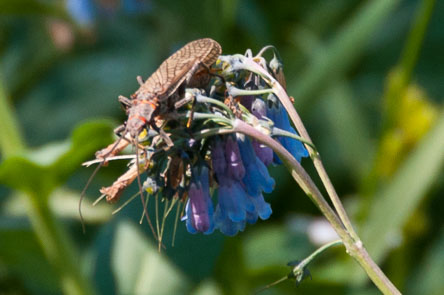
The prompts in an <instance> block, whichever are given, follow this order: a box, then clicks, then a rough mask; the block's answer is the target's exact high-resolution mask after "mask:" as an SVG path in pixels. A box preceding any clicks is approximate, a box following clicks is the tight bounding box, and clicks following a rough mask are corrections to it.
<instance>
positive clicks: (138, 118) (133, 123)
mask: <svg viewBox="0 0 444 295" xmlns="http://www.w3.org/2000/svg"><path fill="white" fill-rule="evenodd" d="M153 113H154V108H153V106H152V105H151V104H148V103H139V104H135V105H133V106H132V107H131V108H130V110H129V116H128V121H127V128H128V132H129V133H130V135H131V137H132V138H136V137H137V136H139V133H140V132H142V130H143V128H144V127H145V126H147V125H148V124H149V123H150V122H151V119H152V116H153Z"/></svg>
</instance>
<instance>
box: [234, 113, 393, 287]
mask: <svg viewBox="0 0 444 295" xmlns="http://www.w3.org/2000/svg"><path fill="white" fill-rule="evenodd" d="M232 131H233V132H239V133H243V134H245V135H248V136H250V137H253V138H255V139H256V140H258V141H260V142H262V143H263V144H265V145H267V146H269V147H270V148H272V149H273V151H274V152H275V153H276V154H278V156H279V158H280V159H281V160H282V162H283V163H284V165H285V166H286V167H287V169H288V170H289V171H290V173H291V175H292V176H293V178H294V179H295V180H296V182H297V183H298V184H299V186H300V187H301V188H302V190H303V191H304V192H305V193H306V194H307V195H308V196H309V197H310V199H311V200H312V201H313V202H314V203H315V205H316V206H317V207H318V208H319V209H320V210H321V212H322V214H324V216H325V217H326V218H327V220H328V221H329V222H330V224H331V225H332V227H333V228H334V230H335V231H336V233H337V234H338V235H339V237H340V238H341V240H342V242H343V243H344V245H345V248H346V249H347V253H348V254H349V255H350V256H352V257H353V258H354V259H355V260H356V261H357V262H358V263H359V265H360V266H361V267H362V268H363V269H364V271H365V272H366V273H367V275H368V276H369V278H370V279H371V280H372V281H373V283H374V284H375V285H376V286H377V287H378V288H379V290H380V291H381V292H382V293H383V294H396V295H398V294H401V293H400V292H399V291H398V289H396V287H395V286H394V285H393V283H392V282H391V281H390V280H389V279H388V278H387V276H386V275H385V274H384V273H383V272H382V270H381V269H380V268H379V266H378V265H377V264H376V263H375V262H374V261H373V260H372V258H371V257H370V255H369V254H368V252H367V250H366V249H365V247H364V245H363V243H362V242H361V241H360V239H359V237H357V239H355V238H353V237H352V235H351V234H350V232H349V231H348V230H346V229H345V228H344V225H343V223H342V222H341V220H340V219H339V217H338V215H336V213H335V212H334V210H333V209H332V208H331V207H330V205H329V204H328V203H327V201H326V200H325V199H324V197H323V196H322V194H321V193H320V191H319V189H318V188H317V187H316V185H315V184H314V182H313V180H312V179H311V178H310V176H309V175H308V174H307V172H306V171H305V169H304V168H302V166H301V165H300V164H299V162H298V161H297V160H296V159H295V158H294V157H293V155H291V154H290V153H289V152H288V151H287V150H286V149H285V148H284V147H283V146H282V145H281V144H280V143H279V142H277V141H276V140H274V139H272V138H270V137H268V136H266V135H264V134H262V133H261V132H260V131H258V130H256V129H255V128H253V127H252V126H250V125H248V124H246V123H245V122H243V121H241V120H238V119H236V120H235V121H234V124H233V129H232Z"/></svg>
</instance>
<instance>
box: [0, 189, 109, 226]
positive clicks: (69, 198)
mask: <svg viewBox="0 0 444 295" xmlns="http://www.w3.org/2000/svg"><path fill="white" fill-rule="evenodd" d="M83 202H84V204H85V206H83V209H82V215H83V219H84V221H85V222H87V223H103V222H106V221H108V220H109V219H110V218H111V217H112V210H113V208H112V207H111V206H109V204H107V203H99V204H96V205H95V206H92V202H91V201H90V200H88V199H85V200H84V201H83ZM49 206H50V208H51V209H52V211H53V212H54V213H55V214H56V215H57V216H58V217H60V218H71V219H76V220H79V219H80V216H79V211H78V206H79V192H78V191H74V190H69V189H66V188H59V189H56V190H55V191H54V192H53V193H52V194H51V195H50V199H49ZM2 209H3V212H4V213H5V214H7V215H8V216H17V217H25V216H26V214H28V210H27V204H26V202H25V199H24V198H22V197H21V196H20V193H13V194H12V195H11V196H10V197H9V198H8V199H7V200H6V201H5V202H4V203H3V204H2Z"/></svg>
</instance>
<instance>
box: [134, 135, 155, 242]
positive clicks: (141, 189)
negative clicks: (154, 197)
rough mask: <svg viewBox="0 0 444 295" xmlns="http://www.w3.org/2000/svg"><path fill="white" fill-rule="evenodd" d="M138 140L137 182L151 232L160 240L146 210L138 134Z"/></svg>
mask: <svg viewBox="0 0 444 295" xmlns="http://www.w3.org/2000/svg"><path fill="white" fill-rule="evenodd" d="M135 141H136V165H137V184H138V186H139V191H140V200H141V201H142V207H143V213H144V214H145V218H146V220H147V221H148V225H149V226H150V229H151V232H152V233H153V236H154V238H155V239H156V240H157V241H158V240H159V239H158V237H157V235H156V232H155V231H154V227H153V224H152V223H151V219H150V216H149V214H148V212H147V210H146V207H145V198H144V194H143V187H142V181H141V180H140V172H139V138H138V136H135Z"/></svg>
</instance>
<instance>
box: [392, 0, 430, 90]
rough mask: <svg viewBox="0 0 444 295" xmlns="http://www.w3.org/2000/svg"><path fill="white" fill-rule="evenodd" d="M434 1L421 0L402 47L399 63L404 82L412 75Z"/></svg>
mask: <svg viewBox="0 0 444 295" xmlns="http://www.w3.org/2000/svg"><path fill="white" fill-rule="evenodd" d="M435 2H436V1H435V0H423V1H421V4H420V7H419V9H418V10H417V11H418V14H417V16H416V19H415V21H414V23H413V27H412V30H411V31H410V33H409V36H408V39H407V43H406V45H405V47H404V49H403V53H402V55H401V59H400V65H399V66H400V68H401V69H402V71H403V73H404V75H403V76H404V80H405V82H408V81H410V77H411V76H412V72H413V69H414V67H415V65H416V62H417V60H418V56H419V52H420V50H421V46H422V42H423V40H424V36H425V33H426V31H427V26H428V24H429V22H430V19H431V17H432V13H433V7H434V5H435Z"/></svg>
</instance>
